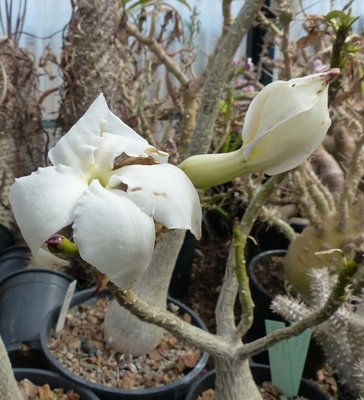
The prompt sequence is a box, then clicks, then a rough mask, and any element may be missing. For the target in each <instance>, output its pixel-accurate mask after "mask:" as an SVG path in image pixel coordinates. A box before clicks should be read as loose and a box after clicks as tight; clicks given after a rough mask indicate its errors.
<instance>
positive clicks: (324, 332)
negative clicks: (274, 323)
mask: <svg viewBox="0 0 364 400" xmlns="http://www.w3.org/2000/svg"><path fill="white" fill-rule="evenodd" d="M308 275H309V278H310V280H311V285H310V297H309V299H310V303H305V302H303V301H302V300H301V299H300V298H291V297H287V296H277V297H276V298H275V299H274V300H273V302H272V309H273V311H274V312H276V313H277V314H280V315H282V316H283V317H284V318H285V319H287V320H288V321H292V322H297V321H299V320H302V319H303V318H304V317H306V316H307V315H309V314H310V313H311V312H313V311H314V310H317V309H320V308H321V307H322V305H323V304H324V303H325V302H326V300H327V299H328V296H329V295H330V293H331V291H332V289H333V287H334V285H335V281H336V277H335V275H333V274H331V273H330V271H329V269H328V268H321V269H312V270H311V271H310V272H309V274H308ZM349 290H350V293H349V296H348V298H347V300H346V302H345V303H344V304H343V305H342V306H341V307H340V308H339V309H338V310H337V311H336V312H335V313H334V314H333V315H332V316H331V317H330V318H329V319H328V320H326V321H325V322H323V323H322V324H320V325H317V326H316V327H314V328H313V329H312V330H313V334H314V336H315V338H316V339H317V341H318V343H319V344H320V345H321V347H322V349H323V350H324V353H325V356H326V358H327V360H328V361H329V362H330V363H331V364H332V365H333V366H334V368H335V369H336V373H337V375H338V378H339V380H340V383H341V384H343V385H345V386H346V387H347V388H348V389H349V390H350V391H351V393H353V394H355V395H357V396H359V395H363V394H364V359H363V355H362V349H363V346H364V336H363V330H364V293H363V292H360V293H359V294H356V295H354V293H353V292H354V291H353V289H349Z"/></svg>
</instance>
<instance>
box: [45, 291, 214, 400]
mask: <svg viewBox="0 0 364 400" xmlns="http://www.w3.org/2000/svg"><path fill="white" fill-rule="evenodd" d="M93 294H94V290H93V289H91V290H85V291H82V292H79V293H78V294H76V295H75V296H74V298H73V300H72V302H71V306H75V305H78V304H82V303H84V302H86V301H87V300H90V298H91V296H92V295H93ZM91 301H92V300H91ZM169 301H170V302H172V303H174V304H176V305H177V306H178V307H179V308H180V309H181V310H182V312H183V313H188V314H190V316H191V318H192V324H193V325H195V326H198V327H200V328H202V329H204V330H207V327H206V325H205V324H204V322H203V321H202V320H201V319H200V318H199V317H198V316H197V315H196V313H195V312H194V311H192V310H191V309H190V308H188V307H187V306H185V305H184V304H182V303H180V302H179V301H177V300H175V299H172V298H169ZM58 314H59V309H55V310H53V312H52V313H50V314H49V315H48V317H47V320H46V321H45V323H44V325H43V327H42V330H41V335H40V337H41V344H42V349H43V352H44V354H45V356H46V357H47V359H48V362H49V365H50V366H51V367H52V369H54V370H55V371H57V372H59V373H60V374H62V375H63V376H65V377H66V378H67V379H69V380H71V381H73V382H75V383H77V384H79V385H82V386H83V387H86V388H88V389H89V390H91V391H93V392H95V393H96V394H97V395H98V396H99V397H100V399H102V400H136V399H137V400H149V399H150V400H151V399H153V400H182V399H184V396H185V394H186V392H187V391H188V389H189V387H190V385H191V383H192V382H193V381H194V380H195V379H196V378H197V377H198V375H199V374H200V373H201V371H202V370H203V369H204V368H205V365H206V362H207V359H208V354H207V353H203V355H202V357H201V359H200V361H199V362H198V364H197V365H196V367H195V368H194V369H193V370H191V371H190V372H189V373H187V374H186V375H185V376H184V377H182V378H181V379H178V380H176V381H175V382H173V383H171V384H168V385H165V386H163V387H159V388H146V389H118V388H111V387H107V386H103V385H99V384H96V383H92V382H89V381H86V380H85V379H82V378H79V377H78V376H76V375H74V374H72V373H71V372H69V371H68V370H67V369H66V368H65V367H64V366H63V365H62V364H61V363H60V362H59V361H58V360H57V359H56V357H55V356H54V355H53V354H52V353H51V352H50V351H49V348H48V337H49V334H50V333H51V332H52V330H53V328H54V326H55V324H56V321H57V318H58Z"/></svg>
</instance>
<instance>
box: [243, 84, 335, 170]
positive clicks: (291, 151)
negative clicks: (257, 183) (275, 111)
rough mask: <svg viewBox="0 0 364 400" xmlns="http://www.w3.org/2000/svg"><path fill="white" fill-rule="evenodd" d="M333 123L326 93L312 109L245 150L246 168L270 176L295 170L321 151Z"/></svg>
mask: <svg viewBox="0 0 364 400" xmlns="http://www.w3.org/2000/svg"><path fill="white" fill-rule="evenodd" d="M325 90H326V91H327V89H325ZM330 123H331V121H330V118H329V114H328V110H327V93H326V95H325V94H324V95H323V96H321V98H320V99H319V101H318V102H317V103H316V105H315V107H313V108H312V109H311V110H308V111H306V112H303V113H300V114H298V115H296V116H294V117H292V118H290V119H288V120H287V121H285V122H283V123H282V124H281V125H279V126H278V127H276V128H274V129H272V130H271V131H269V132H268V133H267V134H266V135H264V136H263V137H261V138H258V139H257V140H254V141H253V142H252V143H250V144H249V145H248V146H247V147H246V148H244V147H243V155H244V159H246V160H247V163H246V165H247V166H249V167H250V170H256V171H263V172H265V173H267V174H268V175H275V174H279V173H281V172H284V171H288V170H290V169H293V168H295V167H297V166H298V165H300V164H301V163H302V162H303V161H305V160H306V159H307V158H308V157H309V156H310V155H311V154H312V153H313V152H314V151H315V150H316V149H317V148H318V146H319V145H320V144H321V143H322V141H323V139H324V137H325V135H326V132H327V130H328V128H329V126H330Z"/></svg>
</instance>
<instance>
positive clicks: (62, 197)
mask: <svg viewBox="0 0 364 400" xmlns="http://www.w3.org/2000/svg"><path fill="white" fill-rule="evenodd" d="M86 187H87V182H85V181H84V180H83V179H82V178H81V177H80V175H79V174H78V172H77V171H75V170H73V169H72V168H70V167H66V166H64V165H59V166H57V167H47V168H39V169H38V171H37V172H33V173H32V174H31V175H29V176H25V177H23V178H19V179H16V180H15V183H14V184H13V185H12V186H11V187H10V192H9V200H10V203H11V206H12V209H13V212H14V216H15V219H16V221H17V223H18V225H19V228H20V230H21V233H22V235H23V237H24V239H25V241H26V242H27V243H28V245H29V247H30V250H31V251H32V253H33V255H34V257H35V258H36V259H37V255H38V252H39V249H40V247H41V245H42V244H43V243H44V242H45V241H46V240H47V239H49V238H50V237H51V236H52V235H54V234H55V233H56V232H58V231H59V230H60V229H62V228H64V227H65V226H67V225H70V224H71V222H72V212H73V209H74V207H75V205H76V203H77V201H78V199H79V198H80V197H81V195H82V193H83V191H84V190H85V189H86ZM41 253H42V252H41ZM38 261H39V262H41V261H40V260H38ZM61 263H63V264H64V261H63V260H62V262H61Z"/></svg>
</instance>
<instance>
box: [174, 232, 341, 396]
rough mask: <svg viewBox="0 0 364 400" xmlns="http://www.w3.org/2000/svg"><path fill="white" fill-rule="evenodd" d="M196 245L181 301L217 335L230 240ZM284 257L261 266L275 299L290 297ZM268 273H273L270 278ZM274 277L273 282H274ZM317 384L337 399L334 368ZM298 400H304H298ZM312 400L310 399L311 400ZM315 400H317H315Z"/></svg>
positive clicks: (209, 240) (214, 237) (320, 374)
mask: <svg viewBox="0 0 364 400" xmlns="http://www.w3.org/2000/svg"><path fill="white" fill-rule="evenodd" d="M211 233H212V232H210V235H209V236H208V237H207V239H206V236H205V239H204V240H203V241H200V242H199V243H198V245H197V250H196V255H195V258H194V262H193V269H192V278H191V283H190V286H189V289H188V293H187V295H186V296H184V297H183V298H182V299H181V301H182V302H184V303H185V304H187V305H188V306H189V307H191V308H192V309H193V310H195V311H196V312H197V313H198V314H199V315H200V317H201V318H202V319H203V320H204V322H205V323H206V325H207V326H208V328H209V330H210V332H215V331H216V320H215V306H216V302H217V299H218V294H219V292H220V288H221V285H222V281H223V277H224V271H225V264H226V259H227V255H228V252H229V247H230V243H231V240H230V238H229V237H227V236H225V237H222V236H221V234H218V235H213V234H211ZM281 262H282V257H280V256H274V257H273V260H272V261H270V262H269V268H268V266H267V265H265V264H261V265H260V266H259V267H258V268H257V270H256V273H257V275H258V276H259V279H260V278H262V282H263V286H264V288H265V289H266V290H267V291H268V292H269V293H271V294H272V295H277V294H287V290H286V289H287V287H288V285H287V282H286V280H285V275H284V271H283V269H282V268H280V265H281ZM272 263H273V264H272ZM267 270H269V271H270V272H272V274H271V273H269V274H267ZM271 277H272V278H271ZM208 367H209V368H213V364H212V360H211V358H210V359H209V364H208ZM315 382H316V383H317V384H318V385H319V386H320V388H321V390H323V391H324V392H326V393H327V394H328V395H329V396H330V398H331V399H335V398H336V396H337V384H336V380H335V378H334V373H333V370H332V368H331V367H330V366H329V365H328V364H325V365H324V366H323V368H322V369H320V370H319V371H318V372H317V377H316V379H315ZM212 394H213V391H211V390H210V391H207V392H206V393H205V394H204V396H205V397H203V398H202V399H203V400H213V397H211V396H212ZM264 396H265V397H263V398H264V399H265V400H283V399H285V398H284V397H282V396H277V395H276V397H274V391H273V394H272V391H270V392H268V393H266V394H265V395H264ZM297 399H302V397H301V398H297ZM310 400H311V399H310ZM312 400H314V399H312Z"/></svg>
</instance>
